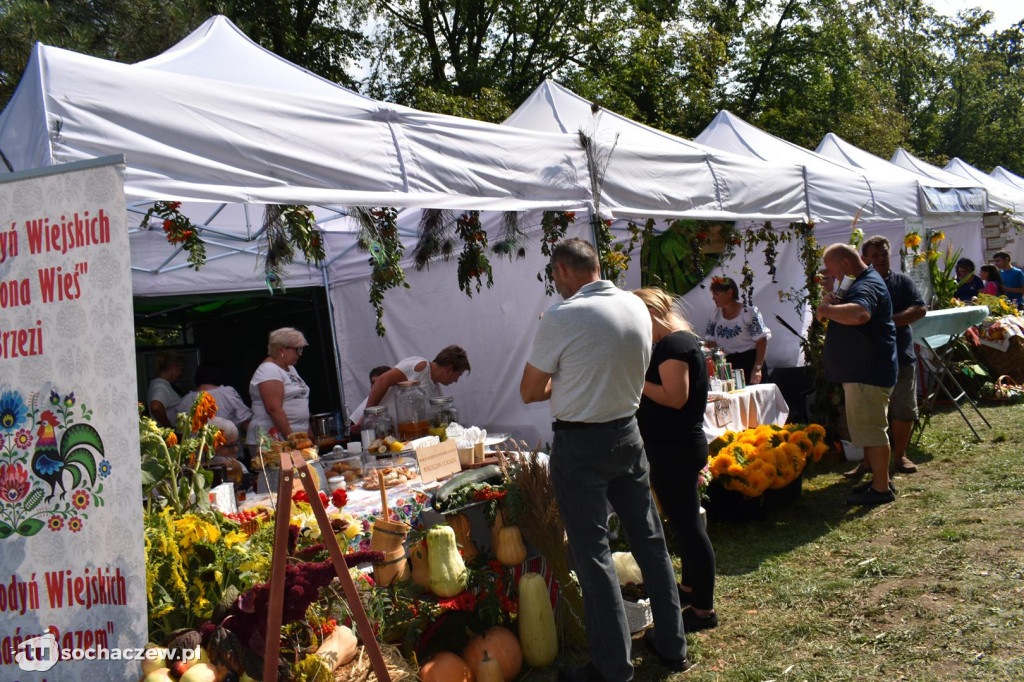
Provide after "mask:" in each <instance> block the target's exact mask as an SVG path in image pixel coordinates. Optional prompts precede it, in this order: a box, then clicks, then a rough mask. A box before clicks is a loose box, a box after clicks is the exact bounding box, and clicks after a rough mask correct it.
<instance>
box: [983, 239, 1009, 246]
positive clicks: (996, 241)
mask: <svg viewBox="0 0 1024 682" xmlns="http://www.w3.org/2000/svg"><path fill="white" fill-rule="evenodd" d="M985 246H986V247H987V248H990V249H1001V248H1003V247H1004V246H1006V240H1005V239H1003V238H1002V237H989V238H988V240H987V243H986V244H985Z"/></svg>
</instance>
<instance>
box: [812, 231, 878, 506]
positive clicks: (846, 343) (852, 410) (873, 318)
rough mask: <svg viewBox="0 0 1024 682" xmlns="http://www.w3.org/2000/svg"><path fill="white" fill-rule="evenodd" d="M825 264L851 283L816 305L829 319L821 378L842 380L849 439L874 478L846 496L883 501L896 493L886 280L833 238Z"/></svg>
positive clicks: (822, 317) (871, 502) (820, 314)
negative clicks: (892, 465) (892, 473)
mask: <svg viewBox="0 0 1024 682" xmlns="http://www.w3.org/2000/svg"><path fill="white" fill-rule="evenodd" d="M824 261H825V267H826V268H828V271H829V274H830V275H832V278H833V279H835V280H836V281H837V282H840V281H842V279H843V277H845V276H847V275H849V276H850V277H853V278H854V281H853V284H851V285H850V288H849V290H848V291H847V292H846V294H845V295H844V296H843V298H842V301H840V300H839V299H838V298H836V295H835V294H833V293H831V292H826V293H825V294H824V296H822V299H821V303H820V304H819V305H818V309H817V310H816V311H815V315H816V317H817V319H818V321H819V322H824V321H826V320H828V328H827V329H826V331H825V346H824V351H823V354H822V355H823V358H822V359H823V362H824V365H825V379H826V380H828V381H833V382H836V383H840V384H842V385H843V395H844V397H845V406H846V422H847V425H848V426H849V429H850V440H852V441H853V444H854V445H860V446H862V447H863V448H864V459H865V461H866V462H867V464H868V467H870V469H871V472H872V475H873V478H872V480H871V482H870V483H869V484H868V485H867V486H866V487H865V488H863V490H855V491H854V492H853V493H852V494H851V495H850V496H849V497H847V498H846V501H847V503H849V504H855V505H878V504H887V503H889V502H892V501H893V500H895V499H896V497H895V495H894V493H893V491H892V488H891V483H889V455H890V452H891V451H890V448H889V434H888V430H889V420H888V416H887V414H886V413H887V412H888V408H889V396H890V394H891V393H892V389H893V386H895V385H896V377H897V364H896V325H894V324H893V321H892V301H891V299H890V298H889V291H888V290H887V289H886V287H885V281H883V280H882V278H881V277H880V276H879V274H878V273H877V272H875V269H874V268H873V267H871V266H865V265H864V262H863V261H862V260H861V259H860V255H859V254H858V253H857V251H856V249H854V248H853V247H852V246H850V245H848V244H833V245H831V246H830V247H828V248H827V249H825V254H824Z"/></svg>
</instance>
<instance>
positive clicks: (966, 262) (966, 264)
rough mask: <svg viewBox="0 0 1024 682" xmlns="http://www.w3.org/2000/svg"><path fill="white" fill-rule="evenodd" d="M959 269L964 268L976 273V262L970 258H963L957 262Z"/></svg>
mask: <svg viewBox="0 0 1024 682" xmlns="http://www.w3.org/2000/svg"><path fill="white" fill-rule="evenodd" d="M956 266H957V267H958V268H963V269H964V270H966V271H967V272H974V261H972V260H971V259H970V258H961V259H960V260H958V261H957V262H956Z"/></svg>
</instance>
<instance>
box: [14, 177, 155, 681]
mask: <svg viewBox="0 0 1024 682" xmlns="http://www.w3.org/2000/svg"><path fill="white" fill-rule="evenodd" d="M123 173H124V161H123V159H121V158H120V157H117V158H116V159H106V160H97V161H91V162H82V163H76V164H67V165H62V166H57V167H54V168H52V169H45V170H40V171H28V172H26V173H14V174H10V175H7V176H3V179H2V180H0V492H2V495H0V576H2V590H3V592H4V597H5V598H3V599H0V622H2V623H3V627H2V628H0V630H2V634H0V639H2V647H3V648H4V650H3V651H0V654H2V656H0V680H19V681H20V682H28V681H29V680H47V679H48V680H62V681H63V680H68V681H70V682H74V681H76V680H104V681H106V680H125V681H127V680H137V679H138V678H139V675H140V672H141V667H140V663H139V662H137V661H134V660H126V657H130V656H131V655H132V654H131V652H132V651H136V650H138V649H139V648H141V647H143V646H144V645H145V644H146V642H147V640H148V634H147V632H146V565H145V555H144V552H143V526H142V480H141V476H142V472H141V470H140V468H139V426H138V414H139V413H138V403H137V398H136V396H135V339H134V325H133V322H132V280H131V269H130V268H131V265H130V263H129V249H128V230H127V228H126V225H125V221H126V218H127V212H126V209H125V199H124V180H123ZM104 650H106V653H101V652H103V651H104ZM100 656H107V657H108V658H107V660H95V659H98V658H99V657H100ZM115 657H116V658H117V659H120V660H115Z"/></svg>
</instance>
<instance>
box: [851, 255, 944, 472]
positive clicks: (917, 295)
mask: <svg viewBox="0 0 1024 682" xmlns="http://www.w3.org/2000/svg"><path fill="white" fill-rule="evenodd" d="M861 255H862V256H863V259H864V262H865V263H867V264H868V265H870V266H872V267H873V268H874V269H875V271H876V272H877V273H878V274H879V275H881V276H882V279H883V280H884V281H885V288H886V289H888V290H889V298H890V299H891V300H892V323H893V324H894V325H896V362H897V364H898V365H899V374H898V376H897V379H896V387H895V388H893V389H892V395H891V396H889V426H890V427H891V428H892V458H893V461H894V462H895V466H896V471H898V472H900V473H903V474H912V473H914V472H915V471H917V465H916V464H914V463H913V462H911V461H910V458H909V457H907V446H908V445H909V444H910V433H911V431H913V430H914V422H916V421H917V354H916V353H914V335H913V333H912V332H911V331H910V325H912V324H913V323H915V322H917V321H918V320H920V319H921V318H922V317H924V316H925V313H927V312H928V309H927V308H926V307H925V305H924V299H923V298H922V297H921V292H920V291H918V289H917V285H916V284H914V280H912V279H911V278H910V277H909V276H907V275H905V274H903V273H902V272H893V271H892V270H891V269H890V268H889V240H888V239H886V238H885V237H881V236H875V237H870V238H868V239H867V240H865V241H864V243H863V244H862V245H861ZM863 473H867V472H866V471H865V472H863Z"/></svg>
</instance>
